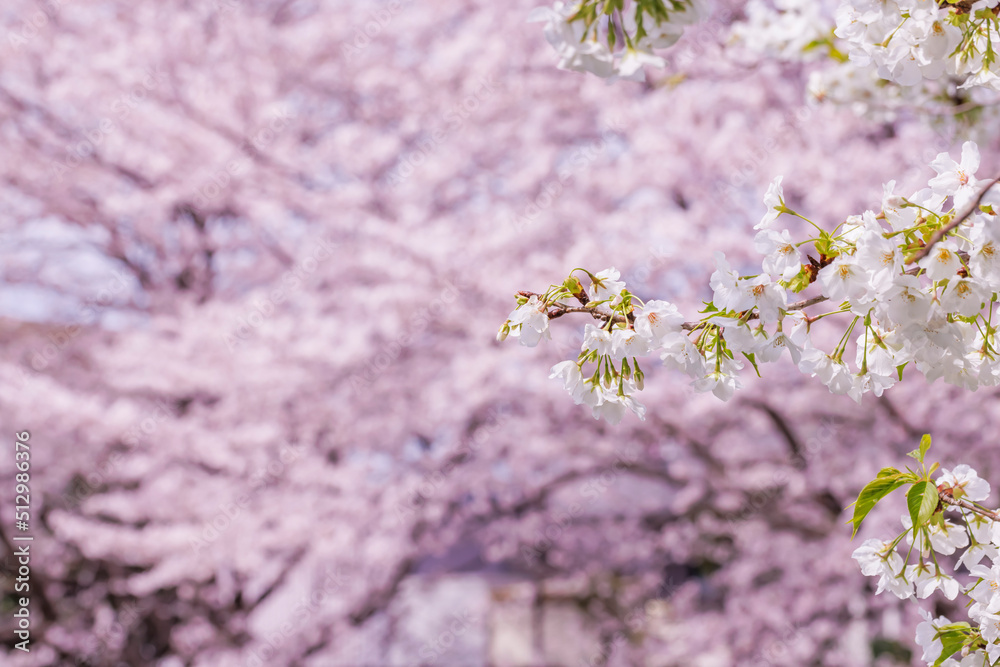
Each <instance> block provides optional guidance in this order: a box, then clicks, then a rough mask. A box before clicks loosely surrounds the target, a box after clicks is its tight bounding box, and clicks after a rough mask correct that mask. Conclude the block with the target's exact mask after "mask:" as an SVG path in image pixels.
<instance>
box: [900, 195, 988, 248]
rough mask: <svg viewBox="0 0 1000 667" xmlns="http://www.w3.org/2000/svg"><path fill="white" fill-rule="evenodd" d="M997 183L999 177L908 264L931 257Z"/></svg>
mask: <svg viewBox="0 0 1000 667" xmlns="http://www.w3.org/2000/svg"><path fill="white" fill-rule="evenodd" d="M997 183H1000V176H997V177H996V178H994V179H993V180H991V181H990V182H989V185H987V186H986V187H985V188H983V189H982V190H980V191H979V194H978V195H977V196H976V198H975V199H974V200H973V201H971V202H969V204H968V206H966V207H965V209H964V210H963V211H962V213H961V214H959V215H957V216H955V219H954V220H952V221H951V222H949V223H948V224H947V225H945V226H944V227H942V228H941V229H939V230H937V231H936V232H934V235H933V236H931V240H930V241H928V242H927V245H925V246H924V247H923V248H921V249H920V250H919V251H918V252H917V253H916V254H915V255H913V256H912V257H910V259H908V260H907V261H906V263H907V264H913V263H914V262H919V261H920V260H922V259H923V258H924V257H926V256H927V255H929V254H930V252H931V249H932V248H933V247H934V246H935V244H937V243H938V242H939V241H941V239H943V238H944V237H945V236H947V235H948V233H949V232H951V231H952V230H953V229H955V228H956V227H958V226H959V225H960V224H962V223H963V222H965V221H966V220H967V219H968V217H969V216H970V215H972V214H973V213H975V212H976V211H977V210H978V209H979V204H980V203H981V202H982V201H983V197H985V196H986V193H987V192H989V191H990V188H992V187H993V186H994V185H996V184H997Z"/></svg>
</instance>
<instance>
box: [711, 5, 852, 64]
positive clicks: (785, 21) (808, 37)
mask: <svg viewBox="0 0 1000 667" xmlns="http://www.w3.org/2000/svg"><path fill="white" fill-rule="evenodd" d="M832 32H833V20H832V17H830V16H828V15H827V14H826V12H825V11H824V7H823V3H822V2H817V1H816V0H776V2H774V3H773V4H771V3H767V2H764V1H763V0H750V2H748V3H747V5H746V18H745V19H744V20H742V21H737V22H736V23H734V24H733V27H732V34H731V39H732V41H734V42H735V43H737V44H740V45H741V46H744V47H746V48H748V49H750V50H751V51H753V52H756V53H760V54H762V55H765V56H767V57H769V58H777V59H780V60H805V59H814V58H822V57H825V56H827V55H829V54H828V49H829V47H830V45H831V44H832V40H831V37H832V36H833V35H832ZM824 47H826V48H824Z"/></svg>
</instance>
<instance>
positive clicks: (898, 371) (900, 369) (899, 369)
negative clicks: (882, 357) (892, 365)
mask: <svg viewBox="0 0 1000 667" xmlns="http://www.w3.org/2000/svg"><path fill="white" fill-rule="evenodd" d="M908 363H910V362H909V361H907V362H906V364H908ZM906 364H900V365H899V366H896V375H898V376H899V381H900V382H902V381H903V369H904V368H906Z"/></svg>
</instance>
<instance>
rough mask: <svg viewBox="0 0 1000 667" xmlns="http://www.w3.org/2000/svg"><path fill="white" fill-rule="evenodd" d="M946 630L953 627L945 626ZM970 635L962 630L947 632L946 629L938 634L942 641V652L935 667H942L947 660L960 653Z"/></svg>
mask: <svg viewBox="0 0 1000 667" xmlns="http://www.w3.org/2000/svg"><path fill="white" fill-rule="evenodd" d="M945 627H946V628H951V627H952V626H945ZM968 638H969V637H968V635H967V634H966V633H965V632H963V631H962V630H958V629H955V630H951V629H949V630H945V629H944V628H942V629H941V631H940V632H939V633H938V639H940V640H941V645H942V650H941V655H940V657H938V659H937V660H936V661H935V662H934V667H940V665H941V664H942V663H944V661H945V660H947V659H948V658H950V657H951V656H953V655H954V654H955V653H957V652H958V651H961V650H962V647H963V646H965V642H966V641H967V640H968Z"/></svg>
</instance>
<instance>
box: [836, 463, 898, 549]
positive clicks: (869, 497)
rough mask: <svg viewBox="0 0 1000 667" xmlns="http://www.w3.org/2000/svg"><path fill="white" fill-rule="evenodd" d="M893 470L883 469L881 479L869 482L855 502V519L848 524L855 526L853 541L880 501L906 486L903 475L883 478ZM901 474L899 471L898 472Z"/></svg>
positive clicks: (852, 534) (877, 478)
mask: <svg viewBox="0 0 1000 667" xmlns="http://www.w3.org/2000/svg"><path fill="white" fill-rule="evenodd" d="M888 470H892V468H883V469H882V472H880V473H879V475H880V476H879V477H876V478H875V479H874V480H872V481H870V482H868V484H867V485H865V488H863V489H861V493H860V494H858V499H857V500H855V501H854V517H853V518H852V519H851V520H850V521H848V523H851V524H854V531H853V532H852V533H851V539H852V540H853V539H854V536H855V535H857V534H858V528H860V527H861V522H862V521H864V520H865V517H866V516H868V513H869V512H871V511H872V509H874V507H875V505H877V504H878V501H880V500H882V499H883V498H885V497H886V496H887V495H889V494H890V493H892V492H893V491H895V490H896V489H898V488H899V487H901V486H902V485H903V484H906V482H907V481H908V479H907V477H906V476H904V475H903V474H902V473H899V476H892V475H886V476H882V473H885V472H886V471H888ZM896 472H899V471H896Z"/></svg>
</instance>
